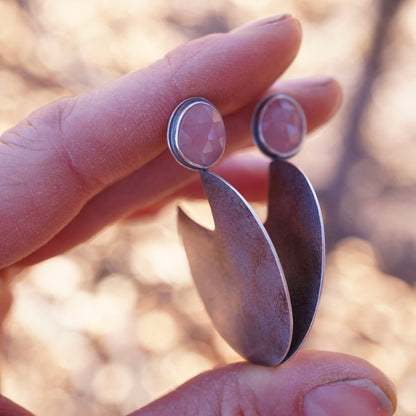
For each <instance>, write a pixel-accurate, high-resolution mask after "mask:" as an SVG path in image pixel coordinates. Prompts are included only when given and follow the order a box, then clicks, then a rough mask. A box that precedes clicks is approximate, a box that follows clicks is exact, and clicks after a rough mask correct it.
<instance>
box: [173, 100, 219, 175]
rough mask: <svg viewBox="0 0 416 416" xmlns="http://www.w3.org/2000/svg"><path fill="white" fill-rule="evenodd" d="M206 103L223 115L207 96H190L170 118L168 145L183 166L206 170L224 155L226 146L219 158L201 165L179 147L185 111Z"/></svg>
mask: <svg viewBox="0 0 416 416" xmlns="http://www.w3.org/2000/svg"><path fill="white" fill-rule="evenodd" d="M201 103H202V104H205V105H208V106H210V107H211V108H212V109H213V110H214V111H216V112H217V113H218V114H219V116H220V117H221V114H220V113H219V111H218V110H217V109H216V108H215V106H214V105H213V104H212V103H211V102H209V101H208V100H206V99H205V98H200V97H193V98H188V99H187V100H185V101H182V102H181V103H180V104H179V105H178V106H177V107H176V108H175V110H174V111H173V113H172V115H171V116H170V119H169V124H168V129H167V138H168V146H169V149H170V151H171V153H172V155H173V156H174V157H175V158H176V160H177V161H178V162H179V163H180V164H181V165H183V166H185V167H186V168H188V169H193V170H205V169H208V168H210V167H212V166H214V165H215V164H216V163H217V162H218V161H219V160H220V159H221V157H222V156H223V154H224V151H225V146H224V148H223V149H222V152H221V155H220V156H219V157H218V159H217V160H216V161H215V162H213V163H211V164H209V165H200V164H198V163H196V162H194V161H192V160H190V159H189V158H188V157H186V156H185V154H184V153H183V152H182V151H181V149H180V147H179V134H178V133H179V126H180V124H181V122H182V119H183V117H184V115H185V113H186V112H187V111H188V110H189V109H190V108H192V107H193V106H195V105H196V104H201Z"/></svg>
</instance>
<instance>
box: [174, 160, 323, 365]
mask: <svg viewBox="0 0 416 416" xmlns="http://www.w3.org/2000/svg"><path fill="white" fill-rule="evenodd" d="M200 174H201V180H202V183H203V186H204V189H205V193H206V196H207V198H208V201H209V204H210V207H211V210H212V215H213V217H214V222H215V229H214V231H210V230H207V229H206V228H204V227H202V226H200V225H198V224H197V223H195V222H194V221H193V220H192V219H190V218H189V217H188V216H187V215H186V214H185V213H184V212H183V211H182V210H181V209H179V221H178V228H179V232H180V234H181V236H182V239H183V243H184V247H185V251H186V253H187V256H188V260H189V264H190V267H191V272H192V276H193V278H194V281H195V284H196V287H197V289H198V291H199V294H200V296H201V298H202V300H203V302H204V305H205V307H206V310H207V312H208V314H209V315H210V317H211V319H212V321H213V323H214V325H215V327H216V328H217V330H218V331H219V333H220V334H221V335H222V336H223V338H224V339H225V340H226V341H227V342H228V343H229V344H230V345H231V347H233V348H234V349H235V350H236V351H237V352H238V353H240V354H241V355H242V356H243V357H245V358H246V359H248V360H249V361H252V362H254V363H257V364H263V365H270V366H273V365H277V364H279V363H281V362H282V361H284V360H286V359H288V358H289V357H290V356H292V355H293V353H294V352H295V351H296V350H297V349H298V348H299V346H300V344H301V343H302V341H303V339H304V338H305V336H306V335H307V333H308V331H309V328H310V326H311V324H312V321H313V317H314V315H315V311H316V307H317V303H318V300H319V294H320V288H321V281H322V274H323V226H322V219H321V214H320V210H319V206H318V203H317V200H316V197H315V193H314V191H313V189H312V187H311V185H310V184H309V182H308V180H307V179H306V177H305V176H304V175H303V174H302V173H301V172H300V171H299V170H298V169H297V168H296V167H295V166H293V165H291V164H290V163H288V162H274V163H272V164H271V177H270V201H269V214H268V219H267V221H266V223H265V226H263V224H262V223H261V222H260V220H259V219H258V217H257V215H256V214H255V213H254V211H253V210H252V209H251V207H250V206H249V205H248V203H247V202H246V200H245V199H244V198H243V197H242V196H241V195H240V194H239V193H238V191H236V190H235V189H234V188H233V187H232V186H231V185H230V184H228V183H227V182H226V181H225V180H223V179H222V178H220V177H219V176H217V175H215V174H213V173H210V172H207V171H201V172H200ZM266 229H267V231H266Z"/></svg>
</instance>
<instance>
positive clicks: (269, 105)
mask: <svg viewBox="0 0 416 416" xmlns="http://www.w3.org/2000/svg"><path fill="white" fill-rule="evenodd" d="M305 134H306V119H305V115H304V113H303V110H302V108H301V106H300V105H299V104H298V103H297V101H295V100H294V99H293V98H292V97H290V96H288V95H286V94H275V95H272V96H270V97H267V98H266V99H265V100H263V101H262V102H261V103H260V104H259V106H258V108H257V110H256V112H255V115H254V118H253V135H254V139H255V141H256V144H257V145H258V147H259V148H260V149H261V150H262V151H263V152H264V153H266V154H268V155H269V156H273V157H276V156H277V157H279V158H282V159H286V158H289V157H291V156H294V155H295V154H296V153H297V152H298V151H299V149H300V147H301V145H302V143H303V140H304V138H305Z"/></svg>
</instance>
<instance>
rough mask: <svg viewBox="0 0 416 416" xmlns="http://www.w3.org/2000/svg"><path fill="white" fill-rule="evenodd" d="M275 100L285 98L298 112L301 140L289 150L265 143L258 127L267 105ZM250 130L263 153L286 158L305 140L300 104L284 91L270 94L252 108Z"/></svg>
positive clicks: (305, 127)
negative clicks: (278, 148)
mask: <svg viewBox="0 0 416 416" xmlns="http://www.w3.org/2000/svg"><path fill="white" fill-rule="evenodd" d="M277 100H285V101H288V102H290V103H291V104H292V105H293V106H294V107H295V108H296V111H297V112H298V114H299V117H300V119H301V140H300V143H299V144H298V145H297V146H296V147H295V148H294V149H293V150H291V151H290V152H279V151H278V150H276V149H274V148H273V147H271V146H270V145H269V144H268V143H267V141H266V139H265V138H264V136H263V134H262V132H261V129H260V125H261V121H262V117H263V116H264V113H265V110H266V108H267V106H268V105H269V104H270V103H272V102H274V101H277ZM251 130H252V134H253V139H254V143H255V144H256V146H257V147H258V148H259V149H260V150H261V151H262V152H263V153H264V154H266V155H267V156H271V157H272V158H274V159H288V158H290V157H292V156H294V155H295V154H296V153H298V152H299V150H300V148H301V147H302V144H303V141H304V140H305V136H306V131H307V123H306V117H305V113H304V112H303V109H302V107H301V106H300V104H299V103H298V102H297V101H296V100H295V99H294V98H293V97H291V96H290V95H288V94H284V93H277V94H272V95H269V96H268V97H266V98H264V99H263V100H262V101H260V103H259V104H258V105H257V107H256V109H255V110H254V114H253V119H252V123H251Z"/></svg>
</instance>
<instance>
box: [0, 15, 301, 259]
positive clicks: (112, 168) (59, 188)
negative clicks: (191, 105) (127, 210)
mask: <svg viewBox="0 0 416 416" xmlns="http://www.w3.org/2000/svg"><path fill="white" fill-rule="evenodd" d="M300 39H301V30H300V26H299V23H298V22H297V21H296V20H295V19H292V18H291V17H289V16H283V17H278V18H276V17H274V18H271V19H266V20H263V21H260V22H257V23H256V24H252V25H249V26H247V27H244V28H242V29H240V30H238V31H233V32H230V33H228V34H216V35H211V36H208V37H205V38H202V39H199V40H196V41H193V42H190V43H189V44H187V45H185V46H182V47H179V48H177V49H176V50H174V51H173V52H172V53H170V54H168V55H167V56H166V57H165V58H164V59H162V60H160V61H158V62H156V63H155V64H154V65H152V66H150V67H148V68H146V69H143V70H141V71H137V72H134V73H131V74H129V75H127V76H125V77H123V78H121V79H119V80H118V81H116V82H115V83H113V84H110V85H108V86H106V87H104V88H103V89H101V90H98V91H94V92H92V93H87V94H82V95H80V96H78V97H75V98H67V99H63V100H59V101H57V102H55V103H52V104H50V105H48V106H46V107H43V108H41V109H40V110H38V111H36V112H34V113H32V114H31V115H30V116H29V117H28V119H26V120H24V121H23V122H21V123H20V124H19V125H17V126H16V127H14V128H12V129H10V130H9V131H7V132H6V133H4V135H3V136H2V137H1V141H0V189H1V191H0V192H1V194H0V196H1V199H2V204H1V207H0V232H1V233H2V235H3V236H4V239H3V244H2V245H1V247H0V267H5V266H7V265H10V264H12V263H14V262H16V261H17V260H19V259H21V258H23V257H25V256H27V255H28V254H30V253H31V252H32V251H34V250H35V249H36V248H38V247H40V246H42V245H43V244H45V243H46V242H47V241H49V240H50V239H51V238H52V237H53V236H54V235H55V234H56V233H57V232H58V231H59V230H60V229H62V228H63V227H64V226H65V225H66V224H67V223H68V222H69V221H71V219H72V218H73V217H74V216H75V215H76V214H77V213H78V212H79V211H80V209H81V208H82V206H83V205H84V204H85V202H86V201H87V200H89V199H90V198H91V197H92V196H93V195H95V194H96V193H98V192H99V191H100V190H102V189H103V188H105V187H107V186H108V185H110V184H111V183H113V182H115V181H116V180H118V179H120V178H122V177H124V176H126V175H128V174H129V173H131V172H132V171H134V170H135V169H137V168H139V167H141V166H143V165H144V164H146V163H147V162H148V161H150V160H151V159H152V158H154V157H155V156H157V155H158V154H160V153H161V152H162V151H163V150H164V149H165V147H166V145H165V130H166V126H167V122H168V119H169V115H170V113H171V112H172V110H173V109H174V108H175V107H176V105H177V104H178V103H179V102H180V101H182V100H183V99H184V98H187V97H190V96H203V97H205V98H207V99H208V100H210V101H212V102H213V103H214V105H216V106H217V107H218V109H219V110H220V112H221V113H222V114H224V115H226V114H228V113H230V112H233V111H236V110H237V109H239V108H241V107H243V106H244V105H245V104H247V103H248V102H250V101H252V100H253V99H255V98H256V97H257V96H259V95H261V93H262V92H263V91H264V90H266V89H267V87H268V86H269V85H271V84H272V83H273V82H274V81H275V79H276V78H277V77H278V76H279V75H280V74H281V73H282V72H283V71H284V70H285V69H286V67H287V66H288V65H289V64H290V62H291V61H292V60H293V58H294V57H295V55H296V53H297V51H298V48H299V44H300Z"/></svg>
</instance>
